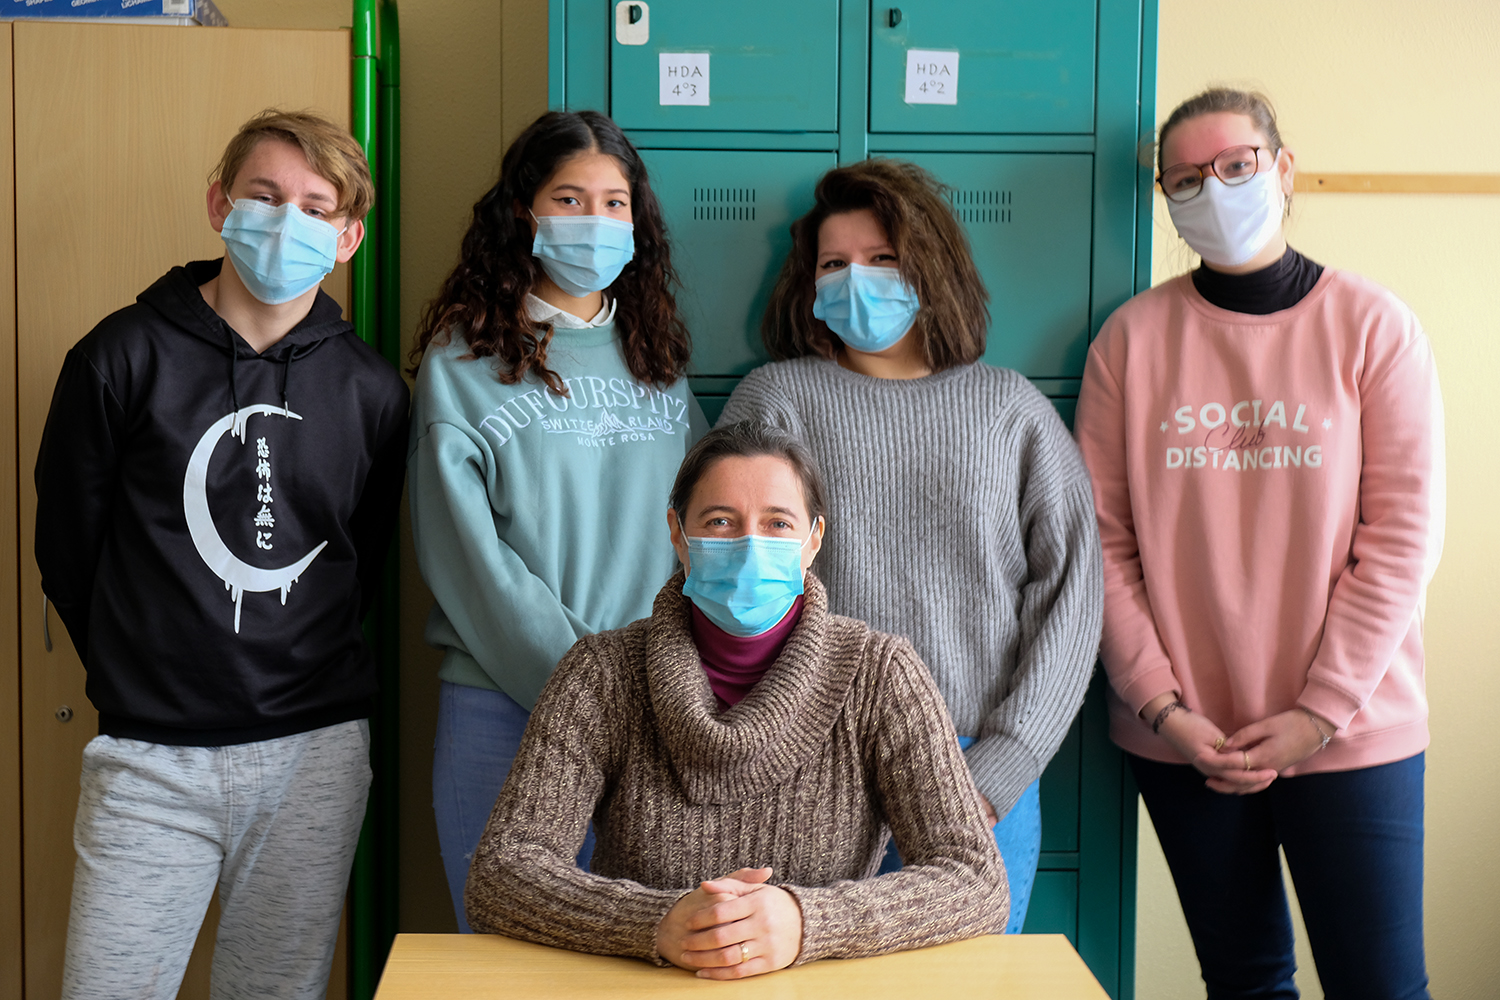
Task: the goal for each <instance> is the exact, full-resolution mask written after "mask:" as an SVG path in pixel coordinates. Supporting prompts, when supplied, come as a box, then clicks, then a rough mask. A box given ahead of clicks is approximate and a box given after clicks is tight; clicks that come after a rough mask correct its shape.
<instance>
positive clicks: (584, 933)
mask: <svg viewBox="0 0 1500 1000" xmlns="http://www.w3.org/2000/svg"><path fill="white" fill-rule="evenodd" d="M591 646H592V641H591V640H588V639H586V640H584V641H582V642H579V643H578V644H577V645H575V646H574V647H573V648H572V649H571V650H570V651H569V652H568V654H567V655H566V656H565V657H564V658H563V660H562V662H561V663H559V664H558V666H557V671H556V673H555V675H554V677H553V680H552V682H551V683H549V684H548V685H547V687H546V689H545V690H544V691H543V692H542V696H541V698H539V699H538V701H537V703H536V708H535V709H534V710H533V712H532V714H531V719H530V721H529V722H528V723H527V726H526V734H525V736H524V737H523V738H522V740H521V747H520V750H519V751H518V752H517V754H516V760H515V763H514V764H513V765H512V766H511V771H510V775H509V777H508V778H507V779H506V782H505V787H504V789H503V790H502V791H501V793H500V797H499V799H497V800H496V802H495V808H494V811H493V812H492V813H491V814H490V820H489V824H488V825H487V826H486V827H485V831H484V836H483V837H481V838H480V841H479V846H478V848H477V849H476V850H475V852H474V863H473V865H472V867H471V868H470V869H469V881H468V885H467V887H466V888H465V891H464V908H465V910H466V912H467V915H468V919H469V925H470V926H471V927H473V928H474V930H476V931H480V932H482V933H493V934H504V935H506V936H507V937H513V938H519V939H521V940H524V941H534V942H536V943H537V944H544V945H550V946H551V947H554V948H568V949H571V950H573V951H585V952H592V953H594V954H599V955H624V956H629V957H633V958H645V959H650V960H652V961H656V962H658V963H660V964H664V963H661V960H660V958H659V957H658V956H657V955H656V925H657V924H658V923H660V922H661V918H662V917H663V916H664V915H665V914H666V912H667V911H668V910H669V909H671V908H672V905H673V904H674V903H676V902H677V900H678V899H679V898H681V897H682V896H683V895H684V894H685V893H687V892H688V891H689V890H690V889H691V888H692V887H691V886H689V887H688V888H685V889H677V890H663V889H651V888H648V887H646V886H644V885H641V884H640V883H638V882H633V881H630V880H629V879H612V878H604V877H602V876H599V875H594V874H592V873H590V872H586V871H583V870H582V869H580V868H579V867H578V864H577V860H576V859H577V855H578V850H579V848H580V847H582V846H583V839H584V836H585V833H586V832H587V829H588V823H589V819H590V817H591V816H592V814H593V812H594V807H595V804H596V803H597V802H598V800H599V797H600V795H601V793H602V791H603V789H604V770H605V766H606V758H607V756H608V755H609V753H610V752H611V749H612V747H611V740H612V738H613V737H614V736H616V735H618V731H619V727H618V725H617V724H616V723H614V722H613V721H612V720H611V707H612V706H614V705H616V704H619V701H618V700H617V699H616V698H615V697H614V695H615V694H616V693H617V692H614V691H611V690H610V688H611V685H610V684H609V680H610V676H611V675H610V672H609V671H608V670H607V669H605V668H606V667H607V666H608V661H601V660H600V659H597V658H596V657H595V656H594V655H593V651H592V648H591Z"/></svg>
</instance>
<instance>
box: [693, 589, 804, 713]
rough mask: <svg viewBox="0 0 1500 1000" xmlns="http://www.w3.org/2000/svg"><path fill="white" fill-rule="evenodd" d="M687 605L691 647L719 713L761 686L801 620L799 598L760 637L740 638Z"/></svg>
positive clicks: (800, 601) (694, 606)
mask: <svg viewBox="0 0 1500 1000" xmlns="http://www.w3.org/2000/svg"><path fill="white" fill-rule="evenodd" d="M690 606H691V607H692V622H691V628H692V631H693V645H695V646H697V647H698V657H699V659H700V660H701V661H702V663H703V672H704V673H705V674H707V675H708V685H709V687H711V688H713V692H714V697H715V698H717V699H718V701H719V711H721V712H723V711H725V710H726V709H728V708H729V707H730V706H732V705H734V704H736V703H738V702H739V700H740V699H741V698H743V697H745V695H747V694H749V693H750V689H751V688H753V687H755V685H756V684H759V683H760V679H761V678H762V677H764V676H765V675H766V671H767V670H770V669H771V664H773V663H775V662H776V657H778V656H780V655H781V650H782V648H783V647H784V646H785V645H786V641H787V640H788V639H790V638H791V637H792V630H793V629H795V628H796V627H797V622H798V621H800V620H801V618H802V598H801V596H798V598H797V599H796V600H795V601H793V602H792V607H791V610H789V611H788V612H787V613H786V614H785V615H783V616H782V619H781V621H779V622H777V623H776V624H775V625H772V626H771V627H770V628H768V629H766V631H764V632H762V633H761V634H760V635H751V636H745V637H740V636H737V635H730V634H729V633H728V632H725V631H724V630H723V629H721V628H719V626H717V625H715V624H714V623H713V622H712V621H710V620H709V617H708V616H707V615H705V614H704V613H703V612H701V611H699V610H698V606H697V605H695V604H694V605H690Z"/></svg>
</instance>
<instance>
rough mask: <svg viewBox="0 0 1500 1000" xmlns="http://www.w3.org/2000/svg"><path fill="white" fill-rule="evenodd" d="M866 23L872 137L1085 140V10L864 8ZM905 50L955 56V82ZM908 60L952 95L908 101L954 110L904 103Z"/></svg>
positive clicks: (1090, 116) (1008, 0) (1089, 69)
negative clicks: (1063, 136)
mask: <svg viewBox="0 0 1500 1000" xmlns="http://www.w3.org/2000/svg"><path fill="white" fill-rule="evenodd" d="M870 19H871V25H872V30H871V36H870V131H871V132H950V133H951V132H1050V133H1057V132H1092V131H1093V130H1094V47H1095V41H1094V38H1095V10H1094V0H1049V2H1048V3H1044V4H1042V3H1034V2H1031V0H909V2H905V0H894V2H891V0H871V4H870ZM892 21H895V22H896V24H895V25H894V26H893V25H892V24H891V22H892ZM914 49H915V50H917V51H919V52H920V51H937V52H950V53H951V52H956V53H958V61H957V74H956V77H951V76H950V74H948V73H944V72H942V66H941V60H938V61H934V60H931V59H927V60H921V59H913V57H910V56H908V52H910V51H911V50H914ZM909 59H911V60H913V61H914V62H915V63H919V64H921V65H924V66H934V67H936V72H935V73H934V74H933V75H931V76H925V77H924V76H917V77H915V78H914V82H915V80H922V81H923V82H924V83H927V81H930V84H929V85H930V86H932V87H945V88H952V92H951V93H945V94H939V93H936V92H933V93H928V94H920V93H919V94H918V95H914V96H917V97H919V99H921V100H934V101H936V100H942V99H944V98H945V97H946V98H956V103H951V104H943V103H930V104H929V103H908V101H907V90H906V85H907V72H908V68H907V64H908V61H909ZM950 68H951V67H950ZM913 71H914V72H916V70H915V69H914V70H913Z"/></svg>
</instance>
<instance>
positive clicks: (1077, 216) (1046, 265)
mask: <svg viewBox="0 0 1500 1000" xmlns="http://www.w3.org/2000/svg"><path fill="white" fill-rule="evenodd" d="M890 155H892V156H896V157H901V158H903V159H909V160H911V161H912V162H913V163H916V164H918V165H920V166H922V167H925V168H927V169H928V170H930V171H932V172H933V173H934V174H935V175H936V176H937V177H938V179H939V180H941V181H943V182H944V183H945V184H947V185H949V187H950V188H951V192H950V200H951V201H952V204H953V209H954V212H955V214H956V215H957V216H958V218H959V221H960V222H962V223H963V225H964V228H965V230H966V231H967V232H968V235H969V242H970V244H971V246H972V248H973V252H974V263H975V265H976V266H978V268H979V274H980V277H982V278H983V279H984V284H985V287H986V288H988V289H989V292H990V335H989V344H988V347H987V349H986V350H985V354H984V360H985V361H987V362H989V363H990V364H992V365H1000V366H1003V367H1005V368H1014V369H1016V370H1017V371H1019V372H1021V374H1023V375H1026V376H1028V377H1030V378H1036V379H1056V378H1079V377H1081V376H1082V375H1083V362H1084V358H1085V355H1086V353H1087V351H1088V335H1089V327H1088V316H1089V312H1088V306H1089V275H1090V259H1091V247H1092V239H1093V232H1092V225H1093V205H1092V198H1093V157H1091V156H1089V155H1088V154H1086V153H911V154H904V153H892V154H890Z"/></svg>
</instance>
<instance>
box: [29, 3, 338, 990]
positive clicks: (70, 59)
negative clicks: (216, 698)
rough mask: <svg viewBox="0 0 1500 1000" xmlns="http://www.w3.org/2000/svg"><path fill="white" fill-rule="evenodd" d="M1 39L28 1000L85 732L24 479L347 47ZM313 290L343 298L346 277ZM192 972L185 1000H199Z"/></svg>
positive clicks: (225, 40) (332, 79)
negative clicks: (99, 348)
mask: <svg viewBox="0 0 1500 1000" xmlns="http://www.w3.org/2000/svg"><path fill="white" fill-rule="evenodd" d="M13 31H14V53H15V56H14V58H15V76H14V80H15V185H16V187H15V191H16V198H15V204H16V219H15V233H16V246H17V247H18V248H19V250H20V252H19V253H18V254H17V255H16V270H15V274H16V279H17V281H16V284H17V288H18V294H17V297H16V298H17V301H16V317H17V351H18V366H19V379H18V384H19V394H18V395H19V399H18V414H19V442H20V455H19V464H20V469H21V474H22V478H23V480H24V482H25V486H24V487H23V488H21V489H20V491H19V492H20V515H21V518H20V524H21V532H20V534H21V538H23V539H25V540H26V544H25V545H24V546H23V549H24V553H23V555H22V557H21V600H20V605H21V608H22V609H23V614H22V623H21V624H22V628H21V715H22V718H21V738H22V744H23V746H24V747H25V754H24V765H23V768H24V770H23V778H22V788H23V824H24V832H25V852H26V854H25V896H24V899H25V903H24V906H25V925H26V938H25V941H26V944H25V951H26V966H25V968H26V996H27V997H29V998H33V1000H41V998H44V997H47V998H50V997H56V996H57V995H58V992H59V990H60V988H61V979H62V960H63V946H64V942H65V939H66V934H67V924H68V904H69V898H70V895H71V887H72V879H73V861H74V855H73V838H72V829H73V816H74V812H75V810H76V807H77V803H78V770H79V764H80V760H81V757H82V752H83V747H84V744H86V743H87V742H88V741H89V739H90V738H92V737H93V736H94V735H95V734H96V733H97V731H98V717H97V716H96V715H95V713H94V710H93V708H92V707H91V706H90V705H89V703H88V700H87V699H86V698H85V697H84V692H83V686H84V673H83V667H82V665H81V664H80V662H79V660H78V656H77V654H76V653H75V652H74V650H73V646H72V644H71V643H70V642H69V641H68V635H67V632H66V630H65V629H64V628H63V626H62V624H61V623H60V622H59V621H58V620H57V616H56V615H55V614H54V615H52V616H51V618H50V623H49V625H48V627H47V632H49V633H50V639H51V649H50V651H49V649H48V648H47V640H46V638H45V637H44V626H43V618H42V608H43V598H42V590H41V579H40V573H39V571H38V570H37V566H36V561H35V559H34V558H33V557H32V554H31V544H30V543H31V539H32V537H33V532H34V529H35V524H36V491H35V489H34V488H32V486H31V483H30V480H31V471H32V469H33V468H34V467H35V465H36V455H37V447H38V445H39V443H40V440H41V435H42V427H43V424H44V423H45V421H46V418H47V409H48V404H49V403H50V401H51V398H52V387H53V384H54V383H55V382H56V380H57V373H58V370H59V368H60V367H61V365H62V359H63V356H64V355H65V354H66V353H67V351H68V349H69V348H71V347H72V346H73V344H74V343H76V342H77V341H78V340H79V338H81V337H82V336H83V335H84V334H86V333H88V331H89V330H90V329H91V328H92V327H93V326H94V324H96V323H97V322H98V321H99V320H100V319H102V318H103V317H104V316H106V315H108V314H109V313H111V312H113V311H114V310H116V309H119V308H121V307H122V306H125V305H127V304H129V303H131V302H133V301H134V300H135V296H136V295H137V293H139V292H140V291H141V290H142V289H144V288H145V287H147V286H148V285H150V284H151V283H152V282H153V281H155V280H156V279H157V278H159V277H160V276H161V275H162V274H164V273H165V272H166V271H167V270H168V269H170V268H171V267H172V266H174V265H177V264H182V263H184V262H186V261H188V260H196V259H203V258H212V257H219V256H222V255H223V252H224V244H223V242H222V241H221V240H220V238H219V237H218V236H217V234H215V233H214V231H213V230H212V229H211V228H210V227H209V224H208V218H207V215H206V210H205V206H204V192H205V190H206V187H207V180H206V178H207V176H208V172H209V170H210V169H212V168H213V166H214V164H215V163H217V162H218V159H219V156H220V154H221V153H222V152H223V149H224V145H225V144H226V143H227V142H228V141H229V138H230V137H231V136H232V135H233V134H234V132H235V130H236V129H237V128H238V127H239V126H240V125H241V124H242V123H243V122H244V121H245V120H247V119H248V118H250V116H252V115H253V114H255V113H256V112H257V111H260V110H261V109H262V108H265V107H268V106H281V107H289V108H311V109H315V110H320V111H322V113H324V114H326V115H328V116H329V117H330V118H332V119H334V120H335V121H341V122H345V123H347V122H348V117H349V36H348V34H347V33H346V32H342V31H337V32H333V31H330V32H312V31H238V30H235V29H232V28H215V29H212V30H206V29H194V28H175V27H156V26H149V27H148V26H134V25H130V26H124V25H116V24H56V23H39V22H25V21H21V22H17V23H16V24H15V25H14V27H13ZM6 51H7V52H9V51H10V48H9V47H7V48H6ZM8 78H9V74H7V79H8ZM9 106H10V105H9V102H6V107H7V108H9ZM5 200H6V201H7V202H8V201H9V199H5ZM0 270H4V269H3V268H0ZM324 287H325V288H326V289H328V290H329V291H330V292H331V293H332V294H334V295H335V297H337V298H339V299H340V301H342V302H347V300H348V297H347V288H348V280H347V275H346V272H345V271H344V270H343V269H342V268H340V269H339V270H336V271H335V272H334V274H333V275H332V276H330V278H329V279H328V280H327V281H326V282H325V283H324ZM64 706H66V707H67V708H68V709H70V710H71V715H69V713H64V712H62V711H61V710H62V708H63V707H64ZM212 930H213V929H212V927H206V928H205V933H204V936H203V938H200V941H201V940H205V939H211V937H212ZM202 958H203V956H202V955H200V956H198V958H197V959H195V962H194V965H193V967H192V968H190V970H189V979H188V980H187V982H186V983H185V985H184V989H183V996H206V995H207V991H206V981H207V977H206V972H207V966H206V964H204V963H203V962H202Z"/></svg>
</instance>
